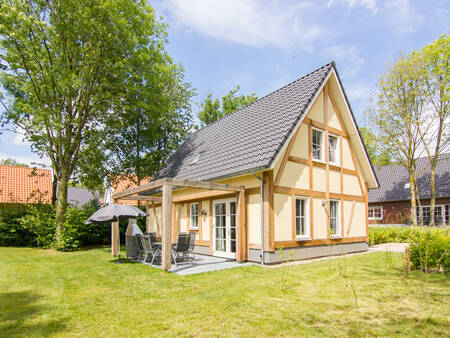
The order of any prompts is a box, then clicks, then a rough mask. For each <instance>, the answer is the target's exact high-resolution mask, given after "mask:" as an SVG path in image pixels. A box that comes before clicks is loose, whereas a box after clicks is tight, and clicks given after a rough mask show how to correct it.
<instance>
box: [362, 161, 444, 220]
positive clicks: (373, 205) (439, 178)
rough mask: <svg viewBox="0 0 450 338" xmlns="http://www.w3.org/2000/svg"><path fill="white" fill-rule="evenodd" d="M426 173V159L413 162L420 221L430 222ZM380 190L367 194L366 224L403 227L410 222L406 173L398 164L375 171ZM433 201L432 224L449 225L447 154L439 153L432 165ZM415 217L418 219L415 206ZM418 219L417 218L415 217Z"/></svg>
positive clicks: (428, 172) (427, 174)
mask: <svg viewBox="0 0 450 338" xmlns="http://www.w3.org/2000/svg"><path fill="white" fill-rule="evenodd" d="M430 172H431V167H430V164H429V160H428V158H427V157H423V158H419V159H417V173H418V178H417V186H418V188H419V198H420V203H421V205H422V211H423V221H424V224H425V225H428V224H429V222H430V214H431V213H430V197H431V195H430ZM376 174H377V177H378V179H379V182H380V188H378V189H374V190H371V191H370V192H369V223H370V224H389V225H403V224H410V222H411V202H410V199H411V194H410V183H409V174H408V172H407V170H406V169H405V168H404V167H402V166H401V165H398V164H391V165H387V166H384V167H381V168H376ZM435 187H436V201H435V209H434V210H435V213H434V221H435V224H438V225H443V224H446V225H449V224H450V154H442V155H440V156H439V158H438V163H437V166H436V178H435ZM416 214H417V216H418V217H419V215H420V213H419V207H417V210H416ZM418 219H419V218H418Z"/></svg>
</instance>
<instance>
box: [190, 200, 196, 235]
mask: <svg viewBox="0 0 450 338" xmlns="http://www.w3.org/2000/svg"><path fill="white" fill-rule="evenodd" d="M190 208H191V210H190V214H191V217H190V218H191V224H190V228H191V229H198V203H191V207H190Z"/></svg>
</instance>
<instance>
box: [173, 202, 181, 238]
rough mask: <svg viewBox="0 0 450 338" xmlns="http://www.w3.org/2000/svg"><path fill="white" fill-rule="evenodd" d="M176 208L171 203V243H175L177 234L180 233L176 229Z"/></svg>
mask: <svg viewBox="0 0 450 338" xmlns="http://www.w3.org/2000/svg"><path fill="white" fill-rule="evenodd" d="M177 207H178V205H176V204H175V203H172V216H171V217H172V223H171V227H172V230H171V231H172V232H171V235H172V236H171V237H172V241H171V243H175V242H176V241H177V236H178V233H179V232H180V231H179V230H180V229H179V228H178V222H177Z"/></svg>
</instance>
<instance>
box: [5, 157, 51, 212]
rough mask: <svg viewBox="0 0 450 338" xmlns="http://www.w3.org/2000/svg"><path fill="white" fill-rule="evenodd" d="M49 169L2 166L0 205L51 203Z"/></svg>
mask: <svg viewBox="0 0 450 338" xmlns="http://www.w3.org/2000/svg"><path fill="white" fill-rule="evenodd" d="M51 198H52V172H51V170H49V169H37V168H27V167H20V166H9V165H0V203H44V204H49V203H51Z"/></svg>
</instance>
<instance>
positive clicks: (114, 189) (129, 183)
mask: <svg viewBox="0 0 450 338" xmlns="http://www.w3.org/2000/svg"><path fill="white" fill-rule="evenodd" d="M136 181H137V179H136V176H128V177H127V176H125V175H123V176H118V177H116V178H114V179H113V180H112V185H111V186H110V187H108V188H106V189H105V193H104V194H103V200H102V204H104V205H109V204H112V203H113V195H114V194H115V193H119V192H122V191H124V190H127V189H130V188H134V187H137V184H136V183H134V182H136ZM149 181H150V178H145V179H143V180H142V181H141V184H145V183H148V182H149ZM121 204H126V205H134V206H137V205H138V201H137V200H124V201H122V202H121Z"/></svg>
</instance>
